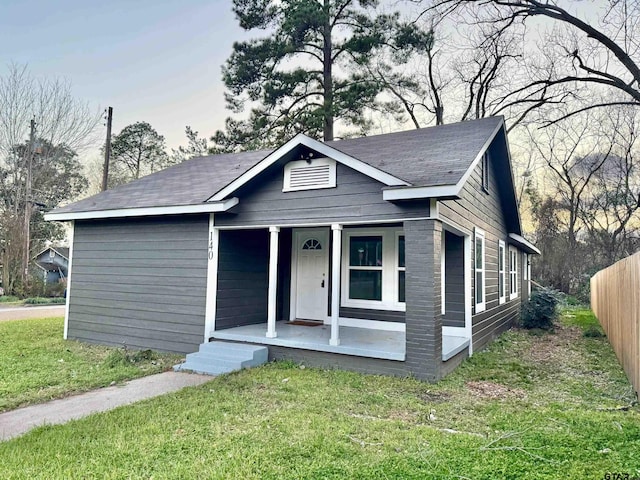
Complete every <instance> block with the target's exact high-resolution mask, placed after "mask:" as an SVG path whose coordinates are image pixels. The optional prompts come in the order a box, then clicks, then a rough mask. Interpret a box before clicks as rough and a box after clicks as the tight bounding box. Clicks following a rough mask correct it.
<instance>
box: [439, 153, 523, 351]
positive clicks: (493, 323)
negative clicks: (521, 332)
mask: <svg viewBox="0 0 640 480" xmlns="http://www.w3.org/2000/svg"><path fill="white" fill-rule="evenodd" d="M494 143H495V141H494ZM490 154H491V156H492V158H491V160H490V162H489V166H490V169H489V189H488V190H489V191H488V193H487V192H485V191H484V189H483V188H482V162H480V163H479V164H478V165H477V166H476V168H475V169H474V170H473V172H472V174H471V175H470V177H469V179H468V181H467V183H466V184H465V186H464V187H463V190H462V194H461V198H460V199H458V200H446V201H442V202H440V204H439V212H440V216H441V217H442V218H443V220H444V221H446V220H450V221H451V222H453V223H455V224H457V225H460V226H462V227H464V228H466V229H467V230H469V231H470V232H471V234H472V235H473V232H474V229H475V228H479V229H481V230H483V231H484V234H485V270H486V273H485V276H486V277H485V303H486V309H485V311H483V312H481V313H477V314H476V312H475V302H474V300H473V299H474V295H473V292H474V291H475V275H474V274H473V272H474V270H473V269H474V265H473V264H472V265H468V266H467V268H469V269H471V272H472V273H471V278H472V282H471V283H472V292H471V296H470V297H471V301H472V302H473V316H472V324H473V349H474V351H477V350H480V349H482V348H483V347H484V346H485V345H486V344H487V343H489V342H490V341H491V340H492V339H493V338H495V337H496V336H497V335H499V334H500V333H502V332H503V331H505V330H507V329H508V328H509V327H510V326H511V325H512V324H513V321H514V320H515V319H516V318H517V316H518V314H519V310H520V297H519V296H518V298H516V299H514V300H509V295H508V292H509V275H508V249H507V253H506V258H505V260H506V264H507V267H506V268H507V275H506V285H505V288H506V291H507V300H506V302H505V303H503V304H502V305H500V303H499V292H498V242H499V240H503V241H504V242H505V244H507V245H508V234H509V231H508V226H507V223H508V222H507V219H506V218H505V215H504V208H503V205H504V202H503V199H502V198H501V197H500V190H499V189H500V188H501V187H500V183H502V182H499V179H498V176H497V172H496V168H495V162H494V158H493V157H495V156H496V155H499V154H500V153H499V150H498V149H497V148H495V147H494V148H490ZM474 247H475V242H472V255H471V258H472V259H473V258H475V252H473V248H474ZM520 290H521V289H520Z"/></svg>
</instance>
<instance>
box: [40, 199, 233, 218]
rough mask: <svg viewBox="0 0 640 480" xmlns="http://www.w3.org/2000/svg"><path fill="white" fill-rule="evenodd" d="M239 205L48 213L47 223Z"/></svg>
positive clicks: (216, 209) (212, 210) (209, 210)
mask: <svg viewBox="0 0 640 480" xmlns="http://www.w3.org/2000/svg"><path fill="white" fill-rule="evenodd" d="M238 203H239V200H238V199H237V198H236V197H233V198H229V199H228V200H225V201H224V202H215V203H213V202H209V203H200V204H197V205H174V206H169V207H141V208H119V209H114V210H95V211H92V212H69V213H66V212H61V213H55V212H51V213H46V214H45V215H44V219H45V220H47V221H59V222H63V221H67V220H94V219H100V218H126V217H148V216H157V215H180V214H188V213H216V212H226V211H227V210H229V209H230V208H232V207H235V206H236V205H237V204H238Z"/></svg>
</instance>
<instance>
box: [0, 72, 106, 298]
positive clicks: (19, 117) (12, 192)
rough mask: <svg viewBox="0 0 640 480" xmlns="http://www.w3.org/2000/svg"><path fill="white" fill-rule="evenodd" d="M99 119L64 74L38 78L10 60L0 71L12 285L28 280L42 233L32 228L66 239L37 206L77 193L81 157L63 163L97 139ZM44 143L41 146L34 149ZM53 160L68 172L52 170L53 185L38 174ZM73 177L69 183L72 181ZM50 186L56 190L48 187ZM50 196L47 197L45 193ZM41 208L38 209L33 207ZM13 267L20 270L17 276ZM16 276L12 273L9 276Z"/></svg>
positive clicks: (3, 238) (2, 212)
mask: <svg viewBox="0 0 640 480" xmlns="http://www.w3.org/2000/svg"><path fill="white" fill-rule="evenodd" d="M32 119H34V120H35V122H34V124H35V127H36V128H35V129H34V140H35V142H34V143H35V145H34V144H29V147H27V143H25V141H26V139H27V138H29V136H30V123H31V120H32ZM99 120H100V113H99V111H97V110H96V111H92V109H91V108H90V107H89V105H88V104H86V103H84V102H82V101H79V100H77V99H76V98H75V97H74V96H73V94H72V91H71V85H70V84H69V83H68V82H66V81H64V80H60V79H56V78H53V79H51V78H45V79H35V78H33V77H32V76H31V75H30V73H29V71H28V69H27V67H26V66H20V65H17V64H10V65H9V66H8V67H7V70H6V71H5V72H2V73H0V183H1V185H0V258H1V261H2V264H3V275H5V282H6V283H5V290H7V288H9V290H7V291H10V289H12V288H22V286H23V285H21V283H24V280H26V276H25V275H24V274H25V273H26V270H27V269H28V261H29V259H30V258H31V255H32V253H33V248H38V247H39V244H38V241H37V237H36V239H35V240H34V238H33V237H32V235H31V233H32V232H33V234H34V235H39V233H38V232H43V234H44V232H45V230H46V231H47V232H49V233H50V234H51V236H52V237H51V238H50V239H51V240H53V239H56V238H61V235H62V233H63V232H62V230H61V229H60V228H59V227H58V228H56V227H52V226H49V227H44V226H43V223H42V222H43V219H42V215H41V214H40V213H39V212H38V210H37V206H38V205H46V206H48V207H53V206H55V205H56V204H57V203H58V202H60V201H68V200H70V199H71V198H72V195H75V194H76V193H77V189H76V188H75V187H74V186H73V184H74V182H75V180H73V178H72V177H73V175H71V173H72V172H73V171H74V169H75V171H76V172H77V171H78V170H79V169H80V165H79V163H77V161H76V162H75V163H73V162H72V163H73V165H71V166H70V167H69V168H66V167H64V168H63V167H62V166H61V165H60V162H61V161H62V160H60V159H64V158H76V157H75V152H77V151H82V150H83V149H85V148H86V147H89V146H91V145H92V144H93V143H94V141H95V136H94V133H95V130H96V128H95V127H96V126H97V125H98V122H99ZM37 145H39V148H34V147H36V146H37ZM63 152H66V153H63ZM43 159H44V161H45V162H48V163H50V164H51V165H50V166H49V167H47V168H56V169H62V170H64V171H65V172H67V173H66V174H62V173H60V174H56V175H53V173H52V172H49V173H48V174H47V178H55V181H54V183H53V184H49V185H48V186H43V185H42V184H41V180H40V179H39V178H38V177H37V175H38V171H39V169H41V168H44V167H43V165H42V164H41V160H43ZM29 163H31V166H32V168H31V173H32V174H31V176H30V177H31V180H32V182H31V187H32V188H30V189H29V188H28V186H27V171H28V170H29V169H28V165H29ZM69 182H70V183H69ZM48 189H51V191H52V192H51V195H54V197H51V198H49V197H47V195H48V194H45V193H43V192H46V191H48ZM45 197H47V198H45ZM34 207H36V208H34ZM11 272H20V278H16V277H15V275H14V274H13V273H11ZM6 275H11V278H9V277H6Z"/></svg>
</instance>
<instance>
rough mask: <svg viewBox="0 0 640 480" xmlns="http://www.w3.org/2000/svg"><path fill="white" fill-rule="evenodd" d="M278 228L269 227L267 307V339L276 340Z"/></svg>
mask: <svg viewBox="0 0 640 480" xmlns="http://www.w3.org/2000/svg"><path fill="white" fill-rule="evenodd" d="M279 233H280V227H269V236H270V239H269V297H268V298H269V302H268V305H267V312H268V313H267V338H276V337H277V336H278V334H277V333H276V300H277V297H276V292H277V288H278V234H279Z"/></svg>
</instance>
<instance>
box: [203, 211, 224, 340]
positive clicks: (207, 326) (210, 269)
mask: <svg viewBox="0 0 640 480" xmlns="http://www.w3.org/2000/svg"><path fill="white" fill-rule="evenodd" d="M214 225H215V219H214V214H213V213H210V214H209V238H208V239H207V297H206V306H205V317H204V342H205V343H207V342H208V341H209V337H211V334H212V333H213V332H214V331H215V329H216V300H217V295H218V246H219V244H220V229H218V228H215V226H214Z"/></svg>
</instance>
